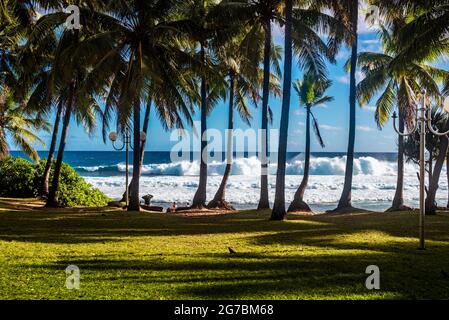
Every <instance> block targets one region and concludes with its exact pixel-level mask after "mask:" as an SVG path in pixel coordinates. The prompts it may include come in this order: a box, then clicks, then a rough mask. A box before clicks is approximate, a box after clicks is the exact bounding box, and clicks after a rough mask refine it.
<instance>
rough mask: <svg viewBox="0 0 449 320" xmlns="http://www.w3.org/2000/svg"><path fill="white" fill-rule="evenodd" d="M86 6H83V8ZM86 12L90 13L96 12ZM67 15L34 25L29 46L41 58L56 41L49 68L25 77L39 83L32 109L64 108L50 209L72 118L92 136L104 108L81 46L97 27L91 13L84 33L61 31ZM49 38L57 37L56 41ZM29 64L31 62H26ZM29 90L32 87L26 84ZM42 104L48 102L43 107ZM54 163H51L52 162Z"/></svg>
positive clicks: (57, 14)
mask: <svg viewBox="0 0 449 320" xmlns="http://www.w3.org/2000/svg"><path fill="white" fill-rule="evenodd" d="M59 5H61V4H59V3H58V1H55V4H54V6H55V8H60V7H59ZM81 7H82V6H81ZM82 8H84V9H85V11H86V13H87V12H89V13H90V12H91V10H92V9H93V8H92V7H89V8H88V9H86V8H85V7H82ZM67 16H68V15H67V14H66V13H63V12H62V10H61V11H59V10H55V12H53V13H48V14H46V15H44V16H42V17H41V18H40V19H39V20H38V21H37V22H36V24H35V25H34V26H33V28H32V31H31V32H30V33H29V35H28V38H29V39H28V42H29V43H28V46H29V47H30V48H32V50H31V51H32V53H33V52H34V53H35V54H36V55H37V56H38V57H42V56H43V53H44V52H47V51H48V47H49V44H48V41H49V39H53V40H54V41H53V42H50V43H51V44H54V46H53V48H52V49H53V51H52V53H51V57H50V58H48V59H47V61H46V62H47V63H48V65H42V64H38V66H39V67H41V66H42V68H43V69H42V70H41V71H40V72H39V71H36V70H34V68H31V71H30V72H29V73H30V74H31V75H25V78H29V79H33V76H34V75H35V76H36V78H35V80H36V83H35V85H34V86H31V87H32V90H33V92H32V98H33V96H34V99H31V101H34V102H33V103H31V106H32V108H31V109H38V108H39V107H41V108H44V109H43V110H44V112H47V111H48V107H49V106H51V105H52V104H53V103H57V104H60V105H61V106H62V105H63V106H64V108H63V110H61V114H62V113H63V123H62V132H61V137H60V143H59V147H58V155H57V159H56V162H55V166H54V172H53V180H52V184H51V186H50V189H49V193H48V197H47V203H46V206H48V207H56V206H58V190H59V178H60V173H61V168H62V161H63V157H64V151H65V147H66V142H67V136H68V133H69V123H70V120H71V117H72V115H74V116H75V118H76V120H77V122H79V123H82V124H83V125H84V127H85V128H86V129H87V130H88V132H89V133H90V134H91V133H92V132H93V129H94V128H95V125H96V115H97V114H100V115H101V108H100V106H99V105H98V102H97V100H96V92H98V86H97V85H94V84H93V83H88V84H87V83H86V79H87V74H88V71H89V69H88V66H89V63H88V61H87V60H86V57H85V56H83V55H82V54H81V52H80V44H81V43H82V42H83V41H85V39H88V38H89V36H91V35H92V30H94V28H95V27H96V25H95V24H94V23H90V24H89V20H88V17H89V14H85V15H82V17H83V22H82V23H83V25H84V28H83V30H82V31H80V30H68V29H64V30H62V31H60V30H61V28H60V27H61V26H62V25H63V24H64V23H65V21H66V19H67ZM49 35H54V36H53V37H52V38H51V37H50V36H49ZM36 60H37V59H36ZM24 61H25V62H26V61H27V60H26V59H24ZM25 84H26V85H25V87H28V84H29V83H27V82H25ZM39 101H43V102H45V103H44V104H43V105H41V106H39ZM50 163H51V162H50Z"/></svg>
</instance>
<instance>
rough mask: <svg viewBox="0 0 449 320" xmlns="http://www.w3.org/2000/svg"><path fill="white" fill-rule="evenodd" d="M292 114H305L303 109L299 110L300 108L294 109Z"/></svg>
mask: <svg viewBox="0 0 449 320" xmlns="http://www.w3.org/2000/svg"><path fill="white" fill-rule="evenodd" d="M294 114H295V116H303V115H305V113H304V110H301V109H299V110H298V109H297V110H295V112H294Z"/></svg>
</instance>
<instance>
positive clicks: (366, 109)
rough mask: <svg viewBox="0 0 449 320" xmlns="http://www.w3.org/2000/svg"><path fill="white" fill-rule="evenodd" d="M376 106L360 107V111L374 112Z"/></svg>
mask: <svg viewBox="0 0 449 320" xmlns="http://www.w3.org/2000/svg"><path fill="white" fill-rule="evenodd" d="M376 109H377V108H376V106H364V107H362V110H363V111H366V112H373V113H374V112H376Z"/></svg>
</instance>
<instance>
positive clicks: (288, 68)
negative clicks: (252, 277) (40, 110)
mask: <svg viewBox="0 0 449 320" xmlns="http://www.w3.org/2000/svg"><path fill="white" fill-rule="evenodd" d="M292 14H293V0H285V44H284V52H285V53H284V85H283V94H282V111H281V127H280V135H279V151H278V168H277V174H276V194H275V198H274V205H273V211H272V213H271V219H272V220H282V219H284V217H285V214H286V212H285V166H286V162H287V140H288V119H289V115H290V96H291V86H292V63H293V40H292Z"/></svg>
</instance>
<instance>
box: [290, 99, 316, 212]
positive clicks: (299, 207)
mask: <svg viewBox="0 0 449 320" xmlns="http://www.w3.org/2000/svg"><path fill="white" fill-rule="evenodd" d="M306 110H307V116H306V154H305V162H304V175H303V177H302V181H301V184H300V185H299V188H298V190H297V191H296V193H295V197H294V198H293V201H292V203H291V204H290V207H289V208H288V212H299V211H301V212H311V211H312V209H310V207H309V205H308V204H307V203H305V202H304V200H303V199H304V193H305V191H306V188H307V183H308V182H309V173H310V113H311V110H310V106H307V109H306Z"/></svg>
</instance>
